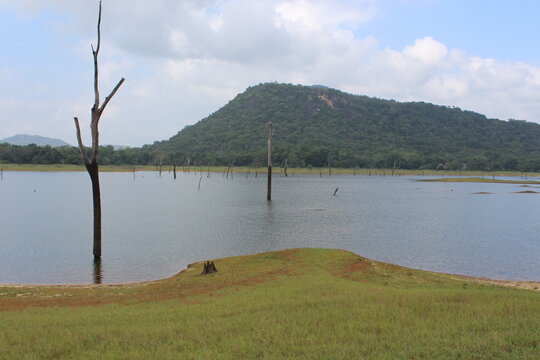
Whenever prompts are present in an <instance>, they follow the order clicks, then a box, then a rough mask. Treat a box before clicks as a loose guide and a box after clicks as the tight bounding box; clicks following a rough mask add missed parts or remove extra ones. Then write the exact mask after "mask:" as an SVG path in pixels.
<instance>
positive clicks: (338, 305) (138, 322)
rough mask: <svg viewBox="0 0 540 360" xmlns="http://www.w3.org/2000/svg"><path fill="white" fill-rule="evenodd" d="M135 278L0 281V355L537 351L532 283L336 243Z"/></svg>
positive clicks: (506, 355) (462, 355)
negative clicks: (398, 259)
mask: <svg viewBox="0 0 540 360" xmlns="http://www.w3.org/2000/svg"><path fill="white" fill-rule="evenodd" d="M215 263H216V266H217V268H218V270H219V271H218V272H217V273H215V274H211V275H200V273H201V271H202V264H201V263H198V264H195V265H194V266H192V267H190V268H189V270H187V271H185V272H183V273H180V274H178V275H176V276H173V277H171V278H168V279H165V280H160V281H155V282H148V283H140V284H127V285H115V286H110V285H109V286H107V285H95V286H10V287H0V359H520V360H524V359H531V360H532V359H538V358H539V355H538V354H539V353H540V293H539V292H537V291H531V290H517V289H511V288H506V287H501V286H496V285H493V284H479V283H477V282H475V281H473V280H470V279H467V278H464V277H459V276H453V275H444V274H435V273H429V272H423V271H417V270H411V269H406V268H402V267H398V266H394V265H389V264H384V263H379V262H375V261H371V260H368V259H365V258H362V257H359V256H357V255H355V254H352V253H350V252H346V251H342V250H325V249H295V250H286V251H280V252H271V253H264V254H258V255H252V256H243V257H233V258H227V259H218V260H216V261H215Z"/></svg>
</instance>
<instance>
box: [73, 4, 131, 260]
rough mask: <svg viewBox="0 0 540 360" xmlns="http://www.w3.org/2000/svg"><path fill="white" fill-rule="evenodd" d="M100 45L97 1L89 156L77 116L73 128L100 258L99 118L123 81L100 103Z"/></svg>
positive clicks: (95, 251)
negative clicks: (89, 185)
mask: <svg viewBox="0 0 540 360" xmlns="http://www.w3.org/2000/svg"><path fill="white" fill-rule="evenodd" d="M100 47H101V1H100V2H99V15H98V23H97V46H96V48H95V49H94V46H92V55H93V57H94V105H93V106H92V109H91V110H90V111H91V122H90V130H91V134H92V149H91V155H90V158H89V157H88V154H87V153H86V150H85V147H84V145H83V142H82V137H81V129H80V126H79V119H78V118H77V117H75V118H74V120H75V128H76V130H77V142H78V144H79V150H80V151H81V155H82V158H83V160H84V165H85V167H86V170H87V171H88V175H90V181H91V182H92V198H93V203H94V248H93V253H94V258H95V259H100V258H101V195H100V188H99V165H98V153H99V131H98V125H99V119H100V118H101V115H102V114H103V111H104V110H105V107H107V104H108V103H109V101H110V100H111V99H112V97H113V96H114V94H116V92H117V91H118V89H119V88H120V86H121V85H122V84H123V83H124V78H122V79H120V81H119V82H118V84H116V86H115V87H114V89H113V90H112V91H111V93H110V94H109V96H107V97H106V98H105V100H104V101H103V103H102V104H101V105H100V98H99V87H98V83H99V72H98V55H99V49H100Z"/></svg>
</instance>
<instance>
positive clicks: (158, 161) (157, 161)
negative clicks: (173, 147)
mask: <svg viewBox="0 0 540 360" xmlns="http://www.w3.org/2000/svg"><path fill="white" fill-rule="evenodd" d="M164 161H165V155H163V154H157V155H156V156H155V157H154V168H155V170H156V171H157V173H158V174H159V177H161V173H162V172H163V162H164Z"/></svg>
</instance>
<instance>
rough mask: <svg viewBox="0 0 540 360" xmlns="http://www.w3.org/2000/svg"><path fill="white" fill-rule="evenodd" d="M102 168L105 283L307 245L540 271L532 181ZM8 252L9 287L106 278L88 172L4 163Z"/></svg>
mask: <svg viewBox="0 0 540 360" xmlns="http://www.w3.org/2000/svg"><path fill="white" fill-rule="evenodd" d="M100 177H101V188H102V212H103V261H102V265H101V269H100V271H101V272H100V276H101V277H102V281H103V283H119V282H130V281H142V280H155V279H160V278H164V277H168V276H171V275H173V274H175V273H177V272H178V271H180V270H182V269H183V268H185V267H186V266H187V264H189V263H193V262H196V261H201V260H208V259H216V258H220V257H227V256H235V255H245V254H253V253H259V252H264V251H273V250H280V249H287V248H295V247H323V248H340V249H346V250H350V251H352V252H355V253H357V254H360V255H362V256H365V257H368V258H371V259H374V260H379V261H384V262H390V263H394V264H399V265H403V266H407V267H412V268H417V269H425V270H432V271H439V272H447V273H455V274H464V275H472V276H480V277H489V278H497V279H509V280H534V281H539V280H540V221H538V219H539V218H540V194H519V193H517V192H519V191H521V190H524V189H523V188H520V187H519V186H518V185H510V184H480V183H425V182H417V181H414V180H415V179H421V178H423V177H422V176H418V177H414V176H394V177H392V176H384V177H383V176H367V175H362V176H360V175H357V176H352V175H350V176H349V175H333V176H328V175H323V176H322V177H320V176H319V175H318V174H316V175H304V176H299V175H296V176H294V177H293V176H291V175H290V176H289V177H282V176H281V177H280V176H279V175H275V176H274V182H273V194H272V202H267V201H266V174H259V176H258V177H257V178H255V177H254V174H253V173H251V174H250V176H249V178H246V174H245V173H235V174H234V179H230V178H229V179H226V178H225V177H223V176H222V174H218V173H213V174H211V177H210V178H208V177H207V174H206V173H203V174H202V176H201V174H200V173H197V174H194V173H193V172H191V173H189V174H188V173H179V174H178V178H177V179H176V180H174V179H173V178H172V174H170V173H167V172H164V173H163V174H162V176H161V177H160V176H158V174H157V173H154V172H137V173H136V174H135V176H134V175H133V174H132V173H101V174H100ZM426 178H427V177H426ZM199 181H200V190H198V189H197V187H198V185H199ZM337 187H339V190H338V192H337V193H336V195H337V196H333V193H334V190H335V189H336V188H337ZM536 190H538V189H536ZM538 191H540V190H538ZM476 192H491V194H487V195H478V194H474V193H476ZM0 249H1V251H0V284H2V283H3V284H9V283H27V284H30V283H31V284H53V283H92V282H93V281H94V275H95V274H94V270H95V269H94V264H93V256H92V203H91V188H90V179H89V177H88V174H87V173H85V172H6V171H4V176H3V179H2V180H0ZM216 265H217V267H218V270H219V262H217V264H216Z"/></svg>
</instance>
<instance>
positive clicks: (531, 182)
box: [418, 177, 540, 185]
mask: <svg viewBox="0 0 540 360" xmlns="http://www.w3.org/2000/svg"><path fill="white" fill-rule="evenodd" d="M418 181H424V182H475V183H496V184H524V185H539V184H540V181H536V180H509V179H495V177H491V178H489V177H488V178H483V177H466V178H440V179H422V180H418Z"/></svg>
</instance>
